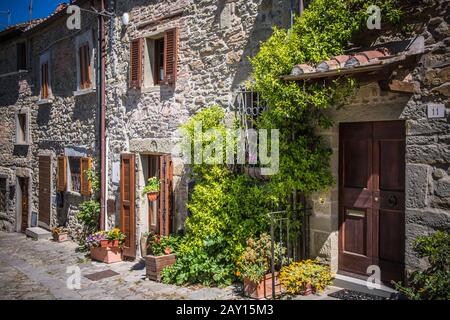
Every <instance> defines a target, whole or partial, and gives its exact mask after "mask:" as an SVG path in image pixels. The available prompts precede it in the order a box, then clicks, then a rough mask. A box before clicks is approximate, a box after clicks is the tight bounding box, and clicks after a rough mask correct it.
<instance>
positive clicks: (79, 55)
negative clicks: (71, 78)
mask: <svg viewBox="0 0 450 320" xmlns="http://www.w3.org/2000/svg"><path fill="white" fill-rule="evenodd" d="M78 57H79V59H80V89H84V54H83V46H81V47H80V48H78Z"/></svg>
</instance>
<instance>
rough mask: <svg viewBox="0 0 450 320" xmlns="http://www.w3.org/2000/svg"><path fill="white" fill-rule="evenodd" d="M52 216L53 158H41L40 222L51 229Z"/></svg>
mask: <svg viewBox="0 0 450 320" xmlns="http://www.w3.org/2000/svg"><path fill="white" fill-rule="evenodd" d="M50 216H51V157H50V156H40V157H39V222H42V223H44V224H45V225H46V226H47V227H50Z"/></svg>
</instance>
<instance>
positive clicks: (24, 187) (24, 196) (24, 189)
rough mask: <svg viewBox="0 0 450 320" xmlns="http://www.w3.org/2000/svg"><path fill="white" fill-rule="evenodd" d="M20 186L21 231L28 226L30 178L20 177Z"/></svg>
mask: <svg viewBox="0 0 450 320" xmlns="http://www.w3.org/2000/svg"><path fill="white" fill-rule="evenodd" d="M19 187H20V194H21V220H22V221H21V228H20V229H21V231H22V232H25V231H26V230H27V228H28V211H29V210H28V206H29V199H28V178H19Z"/></svg>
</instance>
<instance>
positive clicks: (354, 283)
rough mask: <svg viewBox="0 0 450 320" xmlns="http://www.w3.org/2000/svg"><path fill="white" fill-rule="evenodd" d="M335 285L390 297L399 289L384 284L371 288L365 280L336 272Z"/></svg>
mask: <svg viewBox="0 0 450 320" xmlns="http://www.w3.org/2000/svg"><path fill="white" fill-rule="evenodd" d="M333 285H334V286H336V287H341V288H343V289H349V290H354V291H359V292H363V293H367V294H372V295H376V296H380V297H383V298H390V297H391V296H392V295H395V294H396V293H397V291H395V290H394V289H392V288H390V287H387V286H385V285H383V284H382V285H381V287H380V288H379V289H369V288H368V287H367V282H366V281H365V280H362V279H358V278H354V277H349V276H346V275H342V274H336V276H335V279H334V281H333Z"/></svg>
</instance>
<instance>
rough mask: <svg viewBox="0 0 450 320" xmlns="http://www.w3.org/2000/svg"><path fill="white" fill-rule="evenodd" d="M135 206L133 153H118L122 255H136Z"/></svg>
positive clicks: (132, 256)
mask: <svg viewBox="0 0 450 320" xmlns="http://www.w3.org/2000/svg"><path fill="white" fill-rule="evenodd" d="M134 206H135V157H134V154H121V155H120V230H121V231H122V232H123V233H124V234H125V236H126V238H125V241H124V244H123V254H124V256H127V257H131V258H135V257H136V221H135V214H134Z"/></svg>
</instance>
